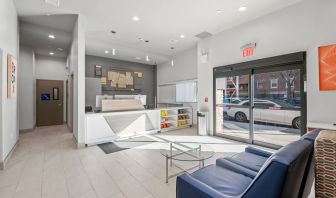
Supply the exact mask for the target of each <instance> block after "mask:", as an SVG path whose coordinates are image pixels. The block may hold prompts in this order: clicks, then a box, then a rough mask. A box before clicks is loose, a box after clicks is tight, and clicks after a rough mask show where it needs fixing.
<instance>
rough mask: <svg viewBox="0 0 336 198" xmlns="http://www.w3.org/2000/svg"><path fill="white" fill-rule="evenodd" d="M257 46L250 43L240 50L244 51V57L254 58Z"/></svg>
mask: <svg viewBox="0 0 336 198" xmlns="http://www.w3.org/2000/svg"><path fill="white" fill-rule="evenodd" d="M256 46H257V44H256V43H249V44H246V45H243V46H242V47H241V48H240V49H241V51H242V55H243V57H249V56H253V54H254V50H255V48H256Z"/></svg>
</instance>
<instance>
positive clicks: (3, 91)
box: [0, 0, 20, 164]
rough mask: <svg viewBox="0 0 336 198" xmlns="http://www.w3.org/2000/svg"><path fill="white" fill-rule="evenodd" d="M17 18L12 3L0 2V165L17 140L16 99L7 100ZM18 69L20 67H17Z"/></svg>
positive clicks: (15, 53) (6, 0) (15, 55)
mask: <svg viewBox="0 0 336 198" xmlns="http://www.w3.org/2000/svg"><path fill="white" fill-rule="evenodd" d="M18 45H19V42H18V18H17V13H16V9H15V6H14V3H13V1H8V0H0V48H1V49H2V50H3V54H2V57H3V58H2V62H1V63H0V82H1V86H0V110H1V113H0V164H1V163H2V162H3V161H4V159H5V158H6V157H7V155H8V153H9V152H10V151H11V150H12V149H13V147H14V145H15V144H16V142H17V140H18V138H19V130H18V124H19V122H18V114H17V110H18V109H17V98H7V55H8V54H12V55H13V56H14V57H15V58H16V59H18V57H19V53H18ZM18 67H20V65H18Z"/></svg>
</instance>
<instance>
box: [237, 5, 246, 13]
mask: <svg viewBox="0 0 336 198" xmlns="http://www.w3.org/2000/svg"><path fill="white" fill-rule="evenodd" d="M246 9H247V7H246V6H241V7H240V8H239V9H238V11H239V12H243V11H245V10H246Z"/></svg>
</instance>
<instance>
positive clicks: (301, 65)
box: [213, 52, 307, 149]
mask: <svg viewBox="0 0 336 198" xmlns="http://www.w3.org/2000/svg"><path fill="white" fill-rule="evenodd" d="M293 69H299V70H300V87H301V90H300V95H301V122H302V123H301V135H303V134H305V133H306V132H307V126H306V125H307V96H306V92H305V89H306V88H305V81H306V52H297V53H292V54H286V55H280V56H275V57H270V58H264V59H259V60H254V61H248V62H243V63H237V64H232V65H226V66H219V67H214V68H213V132H214V135H215V136H220V137H224V138H228V139H233V140H237V141H241V142H245V143H250V144H257V145H261V146H265V147H270V148H274V149H278V148H280V147H281V146H279V145H276V144H271V143H268V142H262V141H258V140H254V133H253V132H254V129H253V126H254V118H253V109H254V104H253V102H254V91H252V90H254V74H258V73H267V72H274V71H283V70H293ZM239 75H249V90H248V91H249V94H248V95H249V98H250V100H251V101H250V107H249V115H250V120H249V124H250V127H249V128H250V131H249V139H244V138H240V137H235V136H230V135H225V134H222V133H220V134H219V133H217V132H216V79H217V78H221V77H228V76H239Z"/></svg>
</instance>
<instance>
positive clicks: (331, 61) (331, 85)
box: [318, 45, 336, 91]
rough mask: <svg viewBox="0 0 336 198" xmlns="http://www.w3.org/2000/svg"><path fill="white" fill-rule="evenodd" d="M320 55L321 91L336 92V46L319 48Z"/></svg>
mask: <svg viewBox="0 0 336 198" xmlns="http://www.w3.org/2000/svg"><path fill="white" fill-rule="evenodd" d="M318 55H319V78H320V79H319V83H320V91H330V90H336V45H328V46H321V47H319V49H318Z"/></svg>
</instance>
